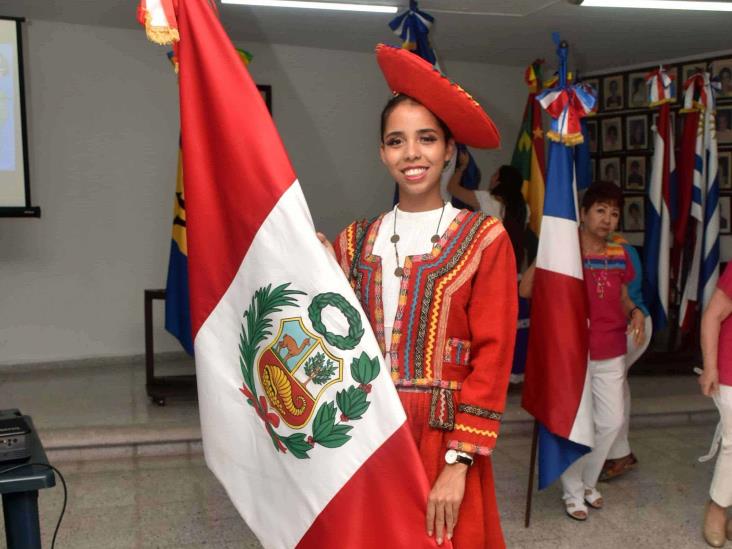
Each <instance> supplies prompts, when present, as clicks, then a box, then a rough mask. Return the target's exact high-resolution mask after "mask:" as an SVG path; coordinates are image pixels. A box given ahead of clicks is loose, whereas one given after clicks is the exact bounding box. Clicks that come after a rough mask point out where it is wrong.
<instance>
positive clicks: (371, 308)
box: [334, 210, 517, 549]
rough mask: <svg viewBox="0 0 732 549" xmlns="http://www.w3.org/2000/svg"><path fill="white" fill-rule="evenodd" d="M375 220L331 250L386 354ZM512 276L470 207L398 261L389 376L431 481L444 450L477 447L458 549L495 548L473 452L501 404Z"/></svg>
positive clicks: (485, 478) (511, 331)
mask: <svg viewBox="0 0 732 549" xmlns="http://www.w3.org/2000/svg"><path fill="white" fill-rule="evenodd" d="M382 218H383V215H382V216H380V217H379V218H377V219H376V220H375V221H373V222H372V223H369V222H366V221H359V222H355V223H352V224H351V225H349V226H348V227H347V228H346V229H345V230H344V231H343V232H342V233H341V234H340V235H339V236H338V238H337V240H336V242H335V246H334V247H335V251H336V256H337V258H338V261H339V263H340V265H341V267H342V268H343V270H344V271H345V272H346V274H347V275H348V277H349V280H350V281H351V285H352V286H353V288H354V290H355V291H356V295H357V296H358V297H359V300H360V301H361V304H362V306H363V308H364V310H365V311H366V315H367V316H368V317H369V320H370V322H371V326H372V327H373V329H374V332H375V333H376V338H377V340H378V342H379V345H380V347H381V350H382V352H385V349H386V345H385V342H384V314H383V305H382V292H381V281H382V276H383V274H382V270H381V258H380V257H379V256H377V255H374V254H373V246H374V242H375V240H376V236H377V234H378V231H379V227H380V225H381V220H382ZM386 276H393V275H392V274H391V273H388V274H387V275H386ZM515 279H516V267H515V260H514V254H513V249H512V247H511V241H510V240H509V238H508V234H507V233H506V231H505V230H504V229H503V226H502V225H501V223H500V222H499V221H498V220H496V219H495V218H492V217H487V216H486V215H485V214H482V213H479V212H469V211H467V210H462V211H461V212H460V213H459V214H458V215H457V216H456V217H455V219H454V220H453V221H452V223H451V224H450V226H449V227H448V229H447V231H445V233H444V234H443V235H442V238H441V239H440V241H439V242H438V243H437V244H436V245H435V247H434V248H433V249H432V252H431V253H428V254H424V255H422V256H412V257H407V258H405V260H404V274H403V276H402V283H401V291H400V295H399V305H398V307H397V312H396V317H395V321H394V327H393V331H392V336H391V346H390V361H391V375H392V379H393V380H394V383H395V385H396V387H397V390H398V391H399V395H400V397H401V399H402V403H403V404H404V408H405V411H406V412H407V418H408V421H409V424H410V426H411V428H412V432H413V434H414V436H415V440H416V442H417V446H418V448H419V450H420V454H421V456H422V459H423V462H424V465H425V469H426V471H427V475H428V478H429V480H430V482H431V483H434V481H435V479H436V478H437V475H438V474H439V473H440V472H441V471H442V468H443V467H444V464H445V462H444V455H445V451H446V450H447V448H456V449H460V450H465V451H468V452H472V453H475V454H476V462H475V465H474V466H473V467H472V468H471V469H470V471H469V472H468V477H467V479H466V490H465V498H464V499H463V503H462V505H461V509H460V520H459V521H458V525H457V529H456V531H455V536H454V538H453V542H454V543H455V546H456V547H458V548H460V549H463V548H466V547H490V548H491V549H493V548H496V547H503V546H504V542H503V536H502V534H501V528H500V521H499V517H498V508H497V505H496V501H495V490H494V485H493V473H492V468H491V464H490V460H489V459H488V458H487V457H481V456H489V455H490V454H491V452H492V451H493V448H494V447H495V444H496V439H497V437H498V430H499V422H500V419H501V416H502V414H503V410H504V407H505V401H506V390H507V386H508V378H509V374H510V370H511V361H512V357H513V343H514V337H515V333H516V314H517V311H516V309H517V299H516V280H515Z"/></svg>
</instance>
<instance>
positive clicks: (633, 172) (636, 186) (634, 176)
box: [625, 156, 648, 192]
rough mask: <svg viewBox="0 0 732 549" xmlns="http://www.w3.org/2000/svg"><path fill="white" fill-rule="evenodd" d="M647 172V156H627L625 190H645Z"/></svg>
mask: <svg viewBox="0 0 732 549" xmlns="http://www.w3.org/2000/svg"><path fill="white" fill-rule="evenodd" d="M647 174H648V172H647V171H646V157H645V156H628V157H626V158H625V190H627V191H636V192H643V191H645V190H646V179H647V177H648V175H647Z"/></svg>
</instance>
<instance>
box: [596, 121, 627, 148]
mask: <svg viewBox="0 0 732 549" xmlns="http://www.w3.org/2000/svg"><path fill="white" fill-rule="evenodd" d="M600 129H601V130H602V132H601V136H602V137H601V139H602V142H601V144H600V145H601V147H602V152H604V153H606V152H617V151H622V150H623V122H622V118H621V117H619V116H614V117H612V118H603V119H602V120H601V122H600Z"/></svg>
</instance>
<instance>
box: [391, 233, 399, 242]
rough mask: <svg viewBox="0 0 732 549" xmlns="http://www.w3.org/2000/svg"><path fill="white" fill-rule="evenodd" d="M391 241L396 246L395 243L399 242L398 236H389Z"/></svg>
mask: <svg viewBox="0 0 732 549" xmlns="http://www.w3.org/2000/svg"><path fill="white" fill-rule="evenodd" d="M391 241H392V242H393V243H394V244H396V243H397V242H399V235H398V234H393V235H391Z"/></svg>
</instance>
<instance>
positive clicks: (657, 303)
mask: <svg viewBox="0 0 732 549" xmlns="http://www.w3.org/2000/svg"><path fill="white" fill-rule="evenodd" d="M646 82H647V84H648V91H649V104H650V106H651V107H654V106H659V105H660V109H659V111H658V119H657V122H656V124H655V126H654V134H655V138H654V145H653V147H654V150H653V164H652V168H651V180H650V185H649V188H648V204H647V207H646V234H645V240H644V243H643V252H644V261H643V264H644V265H645V272H644V281H643V282H644V283H643V292H644V298H645V302H646V305H647V306H648V310H649V311H650V313H651V319H652V320H653V331H654V332H659V331H660V330H662V329H664V328H665V327H666V326H667V325H668V300H669V280H670V271H669V267H670V253H671V206H670V203H671V187H672V186H673V185H675V178H676V165H675V160H674V141H673V140H674V136H673V132H672V131H671V120H670V101H671V100H672V98H673V96H674V91H673V81H672V80H671V77H670V76H669V75H668V73H667V72H666V70H665V69H663V68H659V69H657V70H655V71H653V72H651V73H649V74H648V75H647V76H646Z"/></svg>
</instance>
